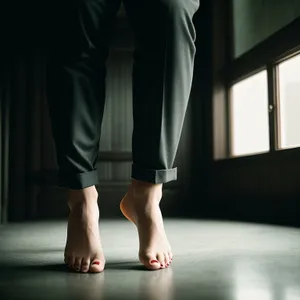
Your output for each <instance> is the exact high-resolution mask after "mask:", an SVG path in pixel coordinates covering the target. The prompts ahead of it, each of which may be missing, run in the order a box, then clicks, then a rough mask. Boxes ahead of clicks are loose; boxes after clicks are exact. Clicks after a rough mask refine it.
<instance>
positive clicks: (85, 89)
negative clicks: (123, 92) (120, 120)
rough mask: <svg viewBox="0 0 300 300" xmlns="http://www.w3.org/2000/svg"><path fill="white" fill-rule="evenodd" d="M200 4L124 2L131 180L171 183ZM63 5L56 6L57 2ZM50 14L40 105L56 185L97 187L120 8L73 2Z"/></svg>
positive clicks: (112, 0) (114, 3)
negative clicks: (129, 40)
mask: <svg viewBox="0 0 300 300" xmlns="http://www.w3.org/2000/svg"><path fill="white" fill-rule="evenodd" d="M199 1H200V0H124V1H123V2H124V6H125V8H126V12H127V15H128V17H129V20H130V23H131V24H132V27H133V31H134V35H135V52H134V65H133V121H134V129H133V136H132V154H133V164H132V178H134V179H137V180H142V181H147V182H152V183H166V182H169V181H172V180H176V179H177V168H173V163H174V160H175V155H176V152H177V148H178V143H179V140H180V135H181V131H182V126H183V122H184V117H185V113H186V108H187V104H188V99H189V95H190V90H191V84H192V77H193V65H194V56H195V51H196V49H195V43H194V42H195V38H196V32H195V28H194V25H193V20H192V18H193V15H194V13H195V12H196V11H197V9H198V8H199V4H200V2H199ZM62 2H63V1H62ZM69 2H70V4H69V5H65V6H64V7H63V6H62V7H57V9H60V10H61V13H60V17H59V16H58V17H57V18H58V20H57V22H58V24H60V25H59V26H58V27H57V28H58V30H57V32H56V33H55V30H54V34H55V35H56V40H55V43H54V45H52V48H51V51H50V56H49V57H50V58H49V64H48V68H47V69H48V71H47V98H48V106H49V112H50V118H51V124H52V132H53V137H54V141H55V146H56V153H57V162H58V166H59V185H60V186H64V187H68V188H71V189H81V188H85V187H88V186H92V185H95V184H97V183H98V178H97V170H96V161H97V155H98V152H99V143H100V135H101V122H102V117H103V110H104V101H105V76H106V69H105V61H106V59H107V57H108V53H109V49H108V39H109V31H110V26H111V23H112V21H113V19H114V17H115V15H116V13H117V11H118V9H119V6H120V3H121V0H73V1H69Z"/></svg>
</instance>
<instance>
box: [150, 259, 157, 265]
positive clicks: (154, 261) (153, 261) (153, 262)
mask: <svg viewBox="0 0 300 300" xmlns="http://www.w3.org/2000/svg"><path fill="white" fill-rule="evenodd" d="M150 263H151V264H155V263H158V260H154V259H153V260H151V261H150Z"/></svg>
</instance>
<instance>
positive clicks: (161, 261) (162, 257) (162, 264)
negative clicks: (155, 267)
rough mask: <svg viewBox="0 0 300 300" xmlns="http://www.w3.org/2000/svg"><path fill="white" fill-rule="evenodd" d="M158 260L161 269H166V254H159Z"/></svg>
mask: <svg viewBox="0 0 300 300" xmlns="http://www.w3.org/2000/svg"><path fill="white" fill-rule="evenodd" d="M157 259H158V261H159V262H160V267H161V268H165V267H166V264H165V256H164V254H162V253H160V254H158V255H157Z"/></svg>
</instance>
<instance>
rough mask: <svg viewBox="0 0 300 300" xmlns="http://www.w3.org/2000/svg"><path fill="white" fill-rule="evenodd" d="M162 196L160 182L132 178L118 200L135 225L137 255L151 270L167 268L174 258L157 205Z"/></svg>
mask: <svg viewBox="0 0 300 300" xmlns="http://www.w3.org/2000/svg"><path fill="white" fill-rule="evenodd" d="M161 197H162V184H151V183H147V182H142V181H137V180H133V181H132V183H131V185H130V186H129V188H128V192H127V193H126V195H125V196H124V198H123V199H122V201H121V204H120V209H121V211H122V213H123V215H124V216H125V217H126V218H127V219H128V220H129V221H131V222H133V223H134V224H135V225H136V226H137V230H138V234H139V240H140V249H139V259H140V261H141V263H142V264H144V265H145V267H146V268H148V269H150V270H157V269H161V268H166V267H168V266H169V264H170V263H171V262H172V259H173V254H172V251H171V246H170V244H169V242H168V239H167V236H166V233H165V229H164V224H163V218H162V214H161V211H160V207H159V203H160V200H161Z"/></svg>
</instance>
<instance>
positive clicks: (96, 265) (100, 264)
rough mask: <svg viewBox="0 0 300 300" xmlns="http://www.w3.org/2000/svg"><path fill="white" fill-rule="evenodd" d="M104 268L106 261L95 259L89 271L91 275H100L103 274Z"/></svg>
mask: <svg viewBox="0 0 300 300" xmlns="http://www.w3.org/2000/svg"><path fill="white" fill-rule="evenodd" d="M104 266H105V261H104V260H103V259H100V258H95V259H94V260H93V261H92V263H91V264H90V269H89V271H90V272H91V273H100V272H103V270H104Z"/></svg>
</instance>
